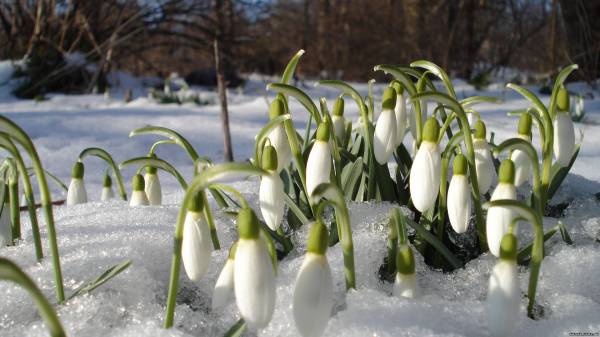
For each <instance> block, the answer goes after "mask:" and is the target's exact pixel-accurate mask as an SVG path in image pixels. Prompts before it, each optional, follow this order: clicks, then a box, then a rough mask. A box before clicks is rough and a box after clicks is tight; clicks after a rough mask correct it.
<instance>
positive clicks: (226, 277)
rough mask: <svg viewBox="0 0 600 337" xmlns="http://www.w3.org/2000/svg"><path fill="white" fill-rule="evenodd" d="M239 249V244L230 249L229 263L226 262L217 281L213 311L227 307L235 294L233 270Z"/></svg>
mask: <svg viewBox="0 0 600 337" xmlns="http://www.w3.org/2000/svg"><path fill="white" fill-rule="evenodd" d="M236 249H237V242H236V243H234V244H233V245H231V248H230V249H229V255H228V256H227V261H226V262H225V266H223V269H221V273H220V274H219V278H218V279H217V283H216V284H215V289H214V291H213V298H212V309H213V310H219V309H222V308H224V307H225V305H226V304H227V303H228V302H229V299H230V297H231V295H232V294H233V287H234V285H233V272H234V270H233V268H234V266H233V265H234V260H235V252H236Z"/></svg>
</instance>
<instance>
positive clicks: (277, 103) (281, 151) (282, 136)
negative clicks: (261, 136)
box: [267, 97, 292, 172]
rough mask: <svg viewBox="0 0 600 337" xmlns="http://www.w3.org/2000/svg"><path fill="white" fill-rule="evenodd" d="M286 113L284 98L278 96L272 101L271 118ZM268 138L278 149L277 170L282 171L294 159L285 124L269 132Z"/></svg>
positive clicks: (276, 149)
mask: <svg viewBox="0 0 600 337" xmlns="http://www.w3.org/2000/svg"><path fill="white" fill-rule="evenodd" d="M284 114H285V105H284V103H283V100H282V99H281V98H279V97H277V98H275V99H274V100H273V102H271V107H270V108H269V118H271V119H274V118H277V117H279V116H282V115H284ZM267 138H268V139H269V141H270V142H271V145H272V146H273V147H274V148H275V151H277V159H278V160H277V172H281V170H283V169H284V168H286V167H287V166H288V165H289V164H290V162H291V161H292V150H291V148H290V143H289V142H288V137H287V133H286V132H285V127H284V126H283V124H279V125H277V126H276V127H275V128H273V129H272V130H271V132H269V135H268V136H267Z"/></svg>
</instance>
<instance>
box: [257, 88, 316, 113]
mask: <svg viewBox="0 0 600 337" xmlns="http://www.w3.org/2000/svg"><path fill="white" fill-rule="evenodd" d="M267 90H273V91H275V92H279V93H282V94H285V95H288V96H292V97H294V98H295V99H296V100H298V102H300V104H302V106H303V107H304V108H305V109H306V111H308V112H309V113H310V114H311V116H312V117H313V118H314V119H315V121H317V123H321V115H319V110H318V109H317V106H316V105H315V103H314V102H313V101H312V99H310V97H309V96H308V95H307V94H306V93H305V92H304V91H302V90H300V89H298V88H296V87H294V86H291V85H288V84H282V83H270V84H267Z"/></svg>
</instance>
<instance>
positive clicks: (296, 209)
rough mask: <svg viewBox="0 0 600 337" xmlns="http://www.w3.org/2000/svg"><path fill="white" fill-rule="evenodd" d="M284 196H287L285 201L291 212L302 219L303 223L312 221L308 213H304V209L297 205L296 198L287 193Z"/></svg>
mask: <svg viewBox="0 0 600 337" xmlns="http://www.w3.org/2000/svg"><path fill="white" fill-rule="evenodd" d="M284 198H285V203H286V205H288V208H289V210H290V212H292V213H294V215H295V216H296V218H298V220H300V222H301V223H302V225H306V224H308V223H309V222H310V220H308V218H307V217H306V215H304V213H302V210H300V208H299V207H298V205H296V203H295V202H294V200H292V198H290V196H289V195H287V194H285V196H284Z"/></svg>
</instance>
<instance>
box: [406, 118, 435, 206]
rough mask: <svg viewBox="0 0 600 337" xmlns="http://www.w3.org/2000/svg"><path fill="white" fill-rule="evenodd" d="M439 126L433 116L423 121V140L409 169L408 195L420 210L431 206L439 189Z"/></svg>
mask: <svg viewBox="0 0 600 337" xmlns="http://www.w3.org/2000/svg"><path fill="white" fill-rule="evenodd" d="M439 130H440V127H439V125H438V122H437V120H436V119H435V118H433V117H432V118H430V119H429V120H427V122H426V123H425V127H424V132H423V142H422V143H421V146H420V147H419V149H418V150H417V154H416V155H415V159H414V160H413V164H412V168H411V170H410V180H409V187H410V195H411V198H412V202H413V205H414V206H415V208H416V209H418V210H419V211H420V212H425V211H427V210H429V209H431V208H433V206H434V204H435V200H436V198H437V196H438V193H439V190H440V177H441V154H440V149H439V146H438V144H437V138H438V135H439Z"/></svg>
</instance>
